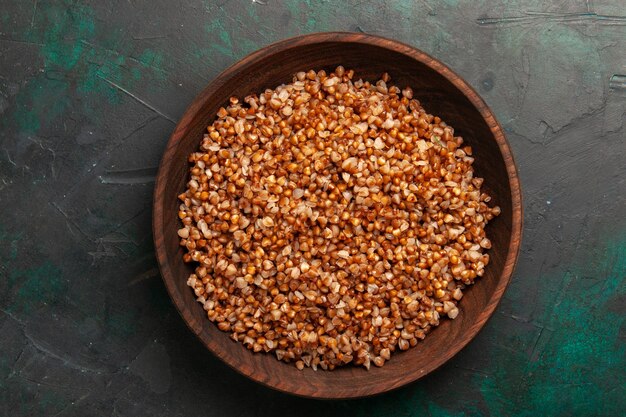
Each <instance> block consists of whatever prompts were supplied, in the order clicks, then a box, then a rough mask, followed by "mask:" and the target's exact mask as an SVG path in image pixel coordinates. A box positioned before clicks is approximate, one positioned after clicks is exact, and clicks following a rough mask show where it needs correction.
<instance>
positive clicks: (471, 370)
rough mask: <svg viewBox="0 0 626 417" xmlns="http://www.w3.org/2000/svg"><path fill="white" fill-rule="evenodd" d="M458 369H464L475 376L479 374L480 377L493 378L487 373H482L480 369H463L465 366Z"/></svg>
mask: <svg viewBox="0 0 626 417" xmlns="http://www.w3.org/2000/svg"><path fill="white" fill-rule="evenodd" d="M456 368H457V369H462V370H464V371H468V372H471V373H473V374H479V375H482V376H485V377H490V376H491V375H489V374H488V373H487V372H485V371H481V370H479V369H474V368H466V367H463V366H457V367H456Z"/></svg>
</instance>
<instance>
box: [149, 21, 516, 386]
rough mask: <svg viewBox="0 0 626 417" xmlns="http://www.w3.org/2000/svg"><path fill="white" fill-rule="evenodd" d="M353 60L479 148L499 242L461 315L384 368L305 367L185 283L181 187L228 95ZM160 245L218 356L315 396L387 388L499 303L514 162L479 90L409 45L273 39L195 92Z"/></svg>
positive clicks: (456, 341)
mask: <svg viewBox="0 0 626 417" xmlns="http://www.w3.org/2000/svg"><path fill="white" fill-rule="evenodd" d="M338 65H343V66H344V67H346V68H351V69H354V70H355V72H356V76H357V77H362V78H364V79H368V80H376V79H378V77H380V75H381V74H382V73H383V72H388V73H389V74H390V75H391V76H392V83H393V84H395V85H397V86H399V87H400V88H403V87H404V86H410V87H412V88H413V90H414V92H415V93H414V95H415V97H416V98H417V99H419V100H420V102H421V103H422V104H423V105H424V108H426V110H427V111H428V112H430V113H431V114H435V115H438V116H440V117H441V118H442V119H443V120H445V121H446V122H447V123H449V124H450V125H451V126H453V127H454V128H455V131H456V132H457V134H459V135H461V136H463V138H464V139H465V140H466V142H467V143H468V144H469V145H471V146H472V147H473V150H474V155H475V164H474V167H475V171H476V175H477V176H480V177H483V178H484V179H485V182H484V187H485V188H486V190H487V191H488V192H489V194H490V195H491V196H492V199H493V200H492V201H493V203H494V204H497V205H499V206H500V208H501V209H502V213H501V214H500V216H499V217H497V218H496V219H495V220H493V221H492V222H491V223H490V224H489V225H488V226H487V235H488V236H489V238H490V239H491V241H492V244H493V248H492V249H491V250H490V251H489V254H490V257H491V262H490V264H489V265H488V266H487V268H486V272H485V275H484V277H483V278H482V279H480V280H478V282H477V283H476V285H474V286H472V287H471V288H470V289H469V290H467V292H466V293H465V296H464V297H463V300H462V301H461V302H460V303H459V307H460V311H461V314H459V316H458V317H457V318H456V319H455V320H442V323H441V325H440V326H439V327H437V328H435V329H434V330H433V331H432V332H431V333H430V334H429V335H428V336H427V337H426V339H424V340H423V341H421V342H419V343H418V344H417V346H416V347H414V348H411V349H409V350H408V351H405V352H401V353H396V354H394V355H392V358H391V360H390V361H389V362H387V363H386V364H385V366H383V367H382V368H375V367H372V368H371V369H370V370H369V371H366V370H365V369H363V368H360V367H353V366H346V367H343V368H339V369H336V370H334V371H323V370H319V371H313V370H311V369H309V368H307V369H305V370H303V371H298V370H297V369H296V367H295V366H293V364H285V363H283V362H279V361H278V360H277V359H276V358H275V356H274V355H271V354H264V353H257V354H255V353H252V352H251V351H249V350H247V349H246V348H245V347H244V346H243V345H242V344H240V343H235V342H234V341H233V340H232V339H230V338H229V335H228V334H227V333H225V332H222V331H220V330H218V329H217V326H215V324H213V323H211V322H210V321H209V320H208V318H207V317H206V313H205V311H204V310H203V309H202V306H201V305H200V304H199V303H197V302H196V300H195V297H194V294H193V291H192V290H191V289H190V288H189V287H188V286H187V284H186V281H187V277H188V275H189V274H190V273H191V272H192V268H191V266H190V265H187V264H185V263H183V260H182V255H183V251H182V249H181V247H180V246H179V238H178V235H177V230H178V228H179V221H178V218H177V211H178V205H179V202H178V200H177V195H178V194H180V193H181V192H183V191H184V189H185V184H186V182H187V178H188V167H189V164H188V162H187V157H188V155H189V154H190V153H192V152H194V151H196V150H197V148H198V146H199V144H200V140H201V138H202V137H203V133H204V132H205V129H206V127H207V126H208V125H209V124H210V123H212V121H213V120H214V119H215V115H216V112H217V110H218V109H219V108H220V107H221V106H224V105H226V103H227V102H228V99H229V97H231V96H237V97H244V96H246V95H248V94H250V93H254V92H261V91H263V90H264V89H265V88H268V87H269V88H273V87H276V86H278V85H279V84H281V83H285V82H290V81H291V77H292V76H293V75H294V74H295V73H296V72H298V71H301V70H308V69H311V68H313V69H318V70H319V69H326V70H329V69H334V68H335V67H336V66H338ZM153 216H154V217H153V229H154V241H155V246H156V254H157V258H158V262H159V266H160V269H161V274H162V275H163V280H164V282H165V286H166V287H167V290H168V292H169V294H170V297H171V298H172V301H173V302H174V305H175V306H176V308H177V309H178V311H179V312H180V314H181V316H182V317H183V319H184V320H185V322H186V323H187V325H188V326H189V328H190V329H191V330H192V331H193V332H194V333H195V334H196V335H197V336H198V338H199V339H200V340H201V341H202V343H204V345H205V346H206V347H207V348H208V349H209V350H210V351H211V352H213V354H214V355H216V356H217V357H219V358H220V359H222V360H223V361H224V362H226V363H227V364H228V365H230V366H231V367H232V368H233V369H235V370H237V371H238V372H240V373H242V374H244V375H246V376H248V377H250V378H252V379H253V380H255V381H258V382H260V383H262V384H264V385H266V386H269V387H271V388H275V389H277V390H280V391H284V392H288V393H292V394H296V395H300V396H305V397H315V398H355V397H364V396H369V395H374V394H379V393H382V392H386V391H389V390H392V389H395V388H398V387H400V386H402V385H405V384H407V383H409V382H412V381H415V380H417V379H419V378H421V377H423V376H425V375H427V374H428V373H429V372H432V371H433V370H435V369H436V368H438V367H439V366H441V365H442V364H443V363H445V362H446V361H447V360H449V359H450V358H452V356H454V355H455V354H456V353H457V352H459V351H460V350H461V349H462V348H463V347H464V346H465V345H467V344H468V343H469V341H470V340H472V338H473V337H474V336H476V334H477V333H478V331H479V330H480V329H481V328H482V327H483V326H484V325H485V322H486V321H487V319H488V318H489V317H490V316H491V314H492V313H493V312H494V309H495V308H496V306H497V304H498V302H499V301H500V298H501V297H502V294H503V293H504V290H505V288H506V286H507V284H508V283H509V280H510V278H511V274H512V272H513V268H514V266H515V262H516V260H517V256H518V251H519V247H520V237H521V229H522V206H521V193H520V185H519V180H518V176H517V170H516V168H515V163H514V162H513V157H512V155H511V150H510V148H509V145H508V143H507V141H506V139H505V138H504V133H503V131H502V128H501V127H500V125H499V124H498V122H497V121H496V119H495V117H494V115H493V113H492V112H491V110H489V108H488V107H487V105H486V104H485V102H484V101H483V100H482V99H481V98H480V97H479V96H478V94H476V92H475V91H474V90H473V89H472V88H471V87H470V86H469V85H468V84H467V83H466V82H465V81H463V80H462V79H461V78H460V77H459V76H458V75H456V74H455V73H454V72H452V71H451V70H450V69H449V68H448V67H447V66H445V65H444V64H442V63H441V62H439V61H437V60H435V59H433V58H431V57H430V56H428V55H426V54H425V53H423V52H421V51H419V50H417V49H415V48H412V47H410V46H408V45H405V44H402V43H399V42H396V41H393V40H389V39H383V38H379V37H376V36H371V35H366V34H360V33H359V34H356V33H317V34H312V35H306V36H300V37H296V38H292V39H287V40H284V41H281V42H278V43H275V44H272V45H270V46H267V47H265V48H263V49H261V50H259V51H257V52H254V53H253V54H251V55H248V56H247V57H246V58H244V59H242V60H241V61H239V62H237V63H236V64H235V65H233V66H231V67H230V68H228V69H227V70H226V71H224V72H222V73H221V74H220V75H219V76H218V77H217V78H216V79H215V80H214V81H213V82H212V83H211V84H210V85H209V86H208V87H207V88H205V89H204V91H202V92H201V93H200V95H199V96H198V97H197V98H196V99H195V100H194V101H193V103H192V104H191V106H190V107H189V109H187V111H186V112H185V114H184V115H183V117H182V118H181V120H180V122H179V123H178V126H177V127H176V130H175V131H174V133H173V134H172V137H171V138H170V140H169V142H168V144H167V148H166V149H165V153H164V155H163V159H162V161H161V166H160V168H159V173H158V176H157V181H156V186H155V194H154V214H153Z"/></svg>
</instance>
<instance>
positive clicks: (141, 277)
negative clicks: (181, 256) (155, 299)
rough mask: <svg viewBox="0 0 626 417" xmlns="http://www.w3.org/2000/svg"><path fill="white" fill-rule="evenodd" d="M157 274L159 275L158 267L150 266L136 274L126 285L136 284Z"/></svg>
mask: <svg viewBox="0 0 626 417" xmlns="http://www.w3.org/2000/svg"><path fill="white" fill-rule="evenodd" d="M158 275H159V268H151V269H149V270H147V271H144V272H142V273H141V274H139V275H137V276H136V277H135V278H134V279H133V280H132V281H130V282H129V283H128V285H127V287H132V286H133V285H136V284H138V283H140V282H142V281H145V280H147V279H150V278H153V277H156V276H158Z"/></svg>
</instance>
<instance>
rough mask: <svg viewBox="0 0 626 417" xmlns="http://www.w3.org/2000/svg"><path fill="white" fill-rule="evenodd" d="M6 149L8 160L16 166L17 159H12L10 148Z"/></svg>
mask: <svg viewBox="0 0 626 417" xmlns="http://www.w3.org/2000/svg"><path fill="white" fill-rule="evenodd" d="M4 151H5V152H6V153H7V160H8V161H9V163H10V164H11V165H13V166H14V167H16V166H17V164H16V163H15V161H13V160H12V159H11V154H10V153H9V150H8V149H5V150H4Z"/></svg>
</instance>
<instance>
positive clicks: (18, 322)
mask: <svg viewBox="0 0 626 417" xmlns="http://www.w3.org/2000/svg"><path fill="white" fill-rule="evenodd" d="M0 311H2V312H3V313H4V314H5V315H6V316H7V317H8V318H10V319H11V320H13V321H15V322H16V323H17V324H19V325H20V326H21V327H24V326H25V325H26V323H24V322H23V321H22V320H20V319H18V318H17V317H15V314H13V313H11V312H10V311H7V310H5V309H3V308H0Z"/></svg>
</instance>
